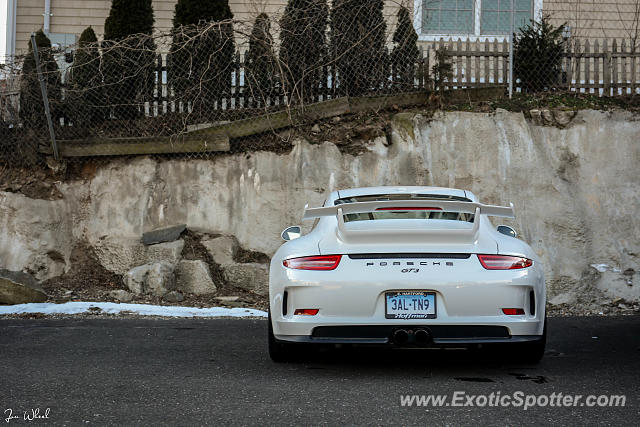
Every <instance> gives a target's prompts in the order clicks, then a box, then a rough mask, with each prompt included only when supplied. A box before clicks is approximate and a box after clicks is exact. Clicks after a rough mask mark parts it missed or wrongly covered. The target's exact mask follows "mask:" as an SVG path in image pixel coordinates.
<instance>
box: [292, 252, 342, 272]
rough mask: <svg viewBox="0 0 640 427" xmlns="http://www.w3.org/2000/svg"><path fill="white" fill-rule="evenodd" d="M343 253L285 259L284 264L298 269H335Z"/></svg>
mask: <svg viewBox="0 0 640 427" xmlns="http://www.w3.org/2000/svg"><path fill="white" fill-rule="evenodd" d="M341 258H342V255H316V256H306V257H300V258H291V259H285V260H284V261H282V264H283V265H284V266H285V267H287V268H293V269H296V270H335V269H336V267H338V264H340V259H341Z"/></svg>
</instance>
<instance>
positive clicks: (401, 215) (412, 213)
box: [334, 194, 473, 222]
mask: <svg viewBox="0 0 640 427" xmlns="http://www.w3.org/2000/svg"><path fill="white" fill-rule="evenodd" d="M392 200H420V201H423V200H438V201H442V200H450V201H458V202H470V201H471V200H469V199H467V198H466V197H458V196H447V195H441V194H376V195H369V196H355V197H345V198H342V199H338V200H336V201H335V202H334V203H335V204H336V205H342V204H345V203H355V202H375V201H392ZM378 219H446V220H453V221H464V222H472V221H473V214H471V213H466V212H443V211H429V210H409V211H404V212H385V211H380V212H366V213H355V214H346V215H344V221H345V222H350V221H371V220H378Z"/></svg>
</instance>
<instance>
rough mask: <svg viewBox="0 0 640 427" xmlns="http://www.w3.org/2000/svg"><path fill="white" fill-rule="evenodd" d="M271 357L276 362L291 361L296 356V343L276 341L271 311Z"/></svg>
mask: <svg viewBox="0 0 640 427" xmlns="http://www.w3.org/2000/svg"><path fill="white" fill-rule="evenodd" d="M268 322H269V357H271V360H273V361H274V362H276V363H283V362H291V361H293V360H295V358H296V354H297V352H296V350H297V349H296V348H295V344H288V343H282V342H278V341H276V337H275V336H274V335H273V325H272V324H271V312H269V319H268Z"/></svg>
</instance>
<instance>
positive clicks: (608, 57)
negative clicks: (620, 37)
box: [602, 39, 611, 96]
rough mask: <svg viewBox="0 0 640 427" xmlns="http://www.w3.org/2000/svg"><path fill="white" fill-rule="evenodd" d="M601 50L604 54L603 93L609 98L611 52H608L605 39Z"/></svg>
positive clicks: (607, 44)
mask: <svg viewBox="0 0 640 427" xmlns="http://www.w3.org/2000/svg"><path fill="white" fill-rule="evenodd" d="M602 50H603V52H604V60H603V64H602V68H603V69H602V74H603V76H602V78H603V79H604V93H606V96H611V51H610V50H609V43H608V41H607V39H604V46H603V47H602Z"/></svg>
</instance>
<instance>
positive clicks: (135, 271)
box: [122, 265, 149, 295]
mask: <svg viewBox="0 0 640 427" xmlns="http://www.w3.org/2000/svg"><path fill="white" fill-rule="evenodd" d="M148 271H149V266H148V265H141V266H139V267H134V268H132V269H131V270H129V271H128V272H127V273H126V274H125V275H124V277H123V278H122V280H123V282H124V284H125V286H126V287H127V288H129V290H130V291H131V292H133V293H134V294H136V295H141V294H143V293H144V282H145V280H146V279H147V272H148Z"/></svg>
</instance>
